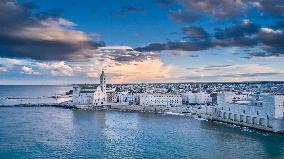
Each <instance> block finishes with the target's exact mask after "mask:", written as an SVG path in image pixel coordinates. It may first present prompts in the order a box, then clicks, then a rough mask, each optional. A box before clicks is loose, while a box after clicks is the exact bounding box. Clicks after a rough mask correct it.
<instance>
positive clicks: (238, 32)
mask: <svg viewBox="0 0 284 159" xmlns="http://www.w3.org/2000/svg"><path fill="white" fill-rule="evenodd" d="M258 30H259V26H257V25H256V24H253V23H251V22H250V21H248V20H244V21H242V22H241V23H240V24H235V25H232V26H230V27H227V28H225V29H216V32H215V38H216V39H221V40H224V39H230V38H235V39H236V38H241V37H247V36H251V35H253V34H255V33H257V32H258Z"/></svg>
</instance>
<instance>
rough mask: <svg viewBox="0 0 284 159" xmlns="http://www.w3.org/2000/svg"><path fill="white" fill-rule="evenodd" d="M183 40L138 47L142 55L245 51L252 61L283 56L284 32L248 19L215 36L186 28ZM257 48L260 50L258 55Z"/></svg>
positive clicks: (192, 27) (202, 30)
mask: <svg viewBox="0 0 284 159" xmlns="http://www.w3.org/2000/svg"><path fill="white" fill-rule="evenodd" d="M182 31H183V33H184V35H185V37H184V38H183V40H179V41H168V42H166V43H150V44H149V45H147V46H144V47H138V48H136V49H135V50H138V51H164V50H174V51H200V50H207V49H210V48H216V47H242V48H243V49H244V50H245V51H246V52H247V54H248V56H247V57H248V58H251V57H254V56H262V57H268V56H283V55H284V48H283V43H284V32H283V31H282V30H277V29H272V28H266V27H260V26H259V25H257V24H254V23H252V22H250V21H249V20H247V19H245V20H242V21H240V23H238V24H233V25H231V26H229V27H225V28H217V29H215V32H214V34H213V35H210V34H209V33H207V32H206V31H205V30H204V29H203V28H201V27H195V26H190V27H183V28H182ZM254 48H259V50H258V51H255V49H254Z"/></svg>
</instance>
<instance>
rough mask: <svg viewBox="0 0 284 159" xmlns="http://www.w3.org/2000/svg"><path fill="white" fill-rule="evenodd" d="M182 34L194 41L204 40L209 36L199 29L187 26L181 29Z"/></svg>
mask: <svg viewBox="0 0 284 159" xmlns="http://www.w3.org/2000/svg"><path fill="white" fill-rule="evenodd" d="M182 32H183V33H184V34H185V35H186V36H187V37H189V38H191V39H194V40H200V39H206V38H208V37H209V34H208V33H207V32H206V31H205V30H204V29H203V28H201V27H196V26H187V27H183V28H182Z"/></svg>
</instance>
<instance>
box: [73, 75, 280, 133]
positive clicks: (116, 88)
mask: <svg viewBox="0 0 284 159" xmlns="http://www.w3.org/2000/svg"><path fill="white" fill-rule="evenodd" d="M283 88H284V83H282V82H241V83H152V84H150V83H141V84H108V87H107V84H106V75H105V73H104V71H102V73H101V76H100V84H99V85H95V84H76V85H74V86H73V100H72V102H73V104H74V105H76V106H77V107H80V108H87V107H88V108H89V107H101V106H111V105H126V106H130V107H133V108H134V107H143V108H147V107H149V108H150V107H151V108H152V107H153V108H155V110H156V108H159V109H161V108H162V109H163V108H164V109H165V110H169V108H180V110H181V112H184V110H185V108H186V110H187V111H188V112H193V111H192V110H193V109H190V110H189V109H188V108H197V109H198V111H195V113H196V112H197V115H198V114H199V115H202V114H203V115H205V116H206V117H207V118H210V119H212V120H218V121H224V122H229V123H234V124H239V125H244V126H249V127H255V128H259V129H263V130H268V131H276V132H278V131H280V132H284V94H283ZM198 112H199V113H198Z"/></svg>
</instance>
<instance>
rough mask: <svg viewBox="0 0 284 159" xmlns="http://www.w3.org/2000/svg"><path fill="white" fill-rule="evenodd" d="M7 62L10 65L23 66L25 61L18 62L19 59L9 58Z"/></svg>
mask: <svg viewBox="0 0 284 159" xmlns="http://www.w3.org/2000/svg"><path fill="white" fill-rule="evenodd" d="M6 61H7V62H8V63H9V64H10V65H22V64H23V61H22V60H18V59H9V58H7V59H6Z"/></svg>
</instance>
